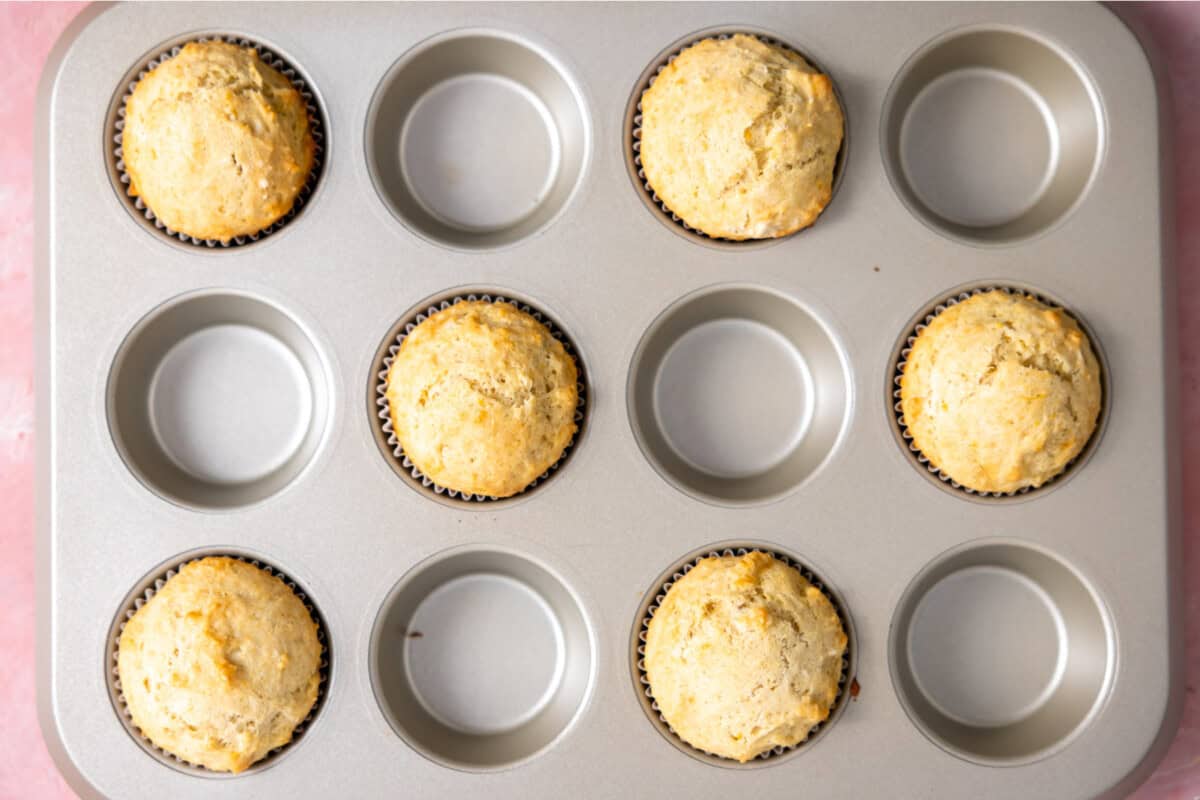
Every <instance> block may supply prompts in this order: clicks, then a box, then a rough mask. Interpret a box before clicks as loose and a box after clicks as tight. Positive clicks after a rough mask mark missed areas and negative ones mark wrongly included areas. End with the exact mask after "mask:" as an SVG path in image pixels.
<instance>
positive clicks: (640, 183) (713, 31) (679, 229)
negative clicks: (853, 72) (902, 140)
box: [624, 27, 850, 249]
mask: <svg viewBox="0 0 1200 800" xmlns="http://www.w3.org/2000/svg"><path fill="white" fill-rule="evenodd" d="M739 33H743V34H746V35H747V36H753V37H754V38H756V39H758V40H759V41H761V42H763V43H764V44H768V45H772V46H774V47H780V48H783V49H784V50H787V51H789V52H792V53H795V54H796V55H798V56H800V57H801V58H803V59H804V60H805V61H807V62H808V63H809V64H810V65H811V66H812V67H813V68H814V69H816V70H817V71H818V72H820V73H822V74H825V75H829V72H828V71H827V70H825V69H824V68H822V67H821V66H820V65H819V64H817V62H816V61H814V60H813V59H812V58H810V57H809V56H808V55H807V54H806V53H805V52H804V51H802V50H801V49H800V48H798V47H793V46H792V45H791V44H789V43H788V42H785V41H783V40H782V39H779V38H778V37H776V36H774V35H772V34H771V33H769V32H767V31H763V30H757V29H754V28H748V27H733V28H731V27H718V28H708V29H706V30H703V31H698V32H697V33H694V34H692V35H690V36H687V37H685V38H684V39H681V40H679V41H677V42H675V43H674V44H672V45H671V46H670V47H668V48H667V49H666V50H664V51H663V52H661V53H660V54H659V55H658V56H657V57H656V58H655V59H654V60H653V61H652V62H650V66H648V67H646V69H645V71H643V72H642V75H641V77H640V78H638V82H637V85H636V86H635V87H634V90H633V95H632V96H631V97H630V98H629V104H628V106H627V107H626V109H625V147H624V150H625V164H626V167H627V168H628V171H629V177H630V179H631V180H632V181H633V184H634V186H636V187H637V189H638V194H639V195H640V196H641V198H642V202H643V203H644V204H645V206H646V208H648V209H650V210H651V211H652V212H654V215H655V216H656V217H658V219H659V220H660V221H662V223H663V224H664V225H666V226H667V227H669V228H671V229H672V230H674V231H675V232H676V233H678V234H679V235H681V236H684V237H686V238H688V239H691V240H692V241H694V242H697V243H700V244H706V245H709V246H712V247H722V248H732V249H746V248H751V247H763V246H765V245H769V244H772V243H775V242H779V241H782V240H784V239H788V238H791V237H792V236H795V235H796V234H799V233H803V232H804V231H806V230H808V229H809V228H811V227H812V226H813V225H816V224H817V222H820V216H819V215H818V217H817V219H816V220H814V221H813V223H812V225H808V226H806V227H804V228H801V229H800V230H798V231H795V232H793V233H790V234H788V235H787V236H778V237H772V238H768V239H740V240H739V239H725V238H722V237H717V236H709V235H708V234H707V233H704V232H703V231H699V230H696V229H695V228H693V227H691V226H690V225H688V224H687V223H686V222H684V221H683V220H682V219H681V218H680V217H679V216H678V215H677V214H675V212H673V211H672V210H671V209H670V208H669V207H668V206H667V204H666V203H665V202H664V201H663V200H662V199H661V198H659V196H658V194H657V193H656V192H655V191H654V189H653V188H652V187H651V186H650V182H649V181H648V180H646V174H645V171H644V170H643V169H642V157H641V138H642V95H643V94H645V93H646V90H648V89H649V88H650V86H651V85H652V84H653V83H654V81H655V79H656V78H657V77H658V75H659V73H660V72H662V71H663V70H664V69H666V67H667V65H668V64H670V63H671V62H672V61H674V60H675V59H676V58H677V57H678V56H679V55H680V54H681V53H682V52H683V51H684V50H686V49H688V48H689V47H691V46H692V45H694V44H698V43H700V42H702V41H704V40H705V39H728V38H730V37H732V36H734V35H735V34H739ZM831 81H832V77H831ZM833 93H834V95H835V96H836V97H837V101H838V105H839V106H840V107H841V109H842V117H843V119H844V120H845V122H844V124H843V130H842V146H841V147H840V148H839V149H838V154H837V159H836V160H835V162H834V167H833V187H832V190H831V193H830V197H829V202H828V203H826V204H825V208H828V207H829V206H830V205H831V204H832V203H833V200H834V198H835V197H836V196H837V192H838V187H839V186H841V183H842V172H843V170H844V167H845V165H846V158H847V153H848V151H849V140H850V125H849V118H848V116H847V111H846V103H845V101H844V100H843V99H842V94H841V92H840V91H838V87H837V83H836V82H833ZM821 213H822V214H824V209H822V212H821Z"/></svg>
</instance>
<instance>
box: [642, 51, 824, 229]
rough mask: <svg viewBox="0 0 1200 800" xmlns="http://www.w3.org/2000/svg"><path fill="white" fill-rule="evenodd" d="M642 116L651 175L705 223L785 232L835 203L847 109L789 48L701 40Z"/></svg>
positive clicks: (647, 99)
mask: <svg viewBox="0 0 1200 800" xmlns="http://www.w3.org/2000/svg"><path fill="white" fill-rule="evenodd" d="M641 114H642V124H641V145H640V153H641V162H642V169H643V171H644V174H645V176H646V181H647V182H648V183H649V184H650V187H651V188H652V189H653V190H654V192H655V194H657V195H658V198H659V199H660V200H661V201H662V202H663V203H664V204H665V205H666V206H667V207H668V208H669V209H670V210H671V211H672V212H674V213H675V215H676V216H678V217H679V218H680V219H682V220H683V221H684V222H685V223H687V224H688V225H689V226H690V227H692V228H694V229H696V230H698V231H701V232H703V233H706V234H708V235H709V236H714V237H719V238H724V239H735V240H742V239H769V238H774V237H779V236H787V235H789V234H792V233H795V232H796V231H798V230H800V229H802V228H805V227H807V226H809V225H811V224H812V223H813V222H814V221H815V220H816V218H817V216H818V215H819V214H820V213H821V211H822V209H824V208H825V206H826V205H827V204H828V203H829V199H830V196H831V193H832V188H833V171H834V165H835V163H836V161H837V155H838V150H839V149H840V148H841V146H842V135H843V117H842V109H841V106H840V105H838V101H837V97H836V96H835V95H834V92H833V84H832V82H831V81H830V80H829V77H828V76H826V75H822V74H819V73H818V72H817V71H816V70H815V69H813V68H812V66H811V65H809V64H808V62H806V61H805V60H804V59H803V58H801V57H800V56H799V55H797V54H796V53H793V52H791V51H790V50H785V49H783V48H781V47H775V46H773V45H769V44H766V43H764V42H762V41H760V40H758V39H756V38H754V37H753V36H747V35H744V34H737V35H735V36H732V37H730V38H728V39H704V40H703V41H700V42H698V43H696V44H694V45H692V46H691V47H688V48H687V49H686V50H684V51H683V52H682V53H680V54H679V55H678V56H677V57H676V58H675V59H674V60H672V61H671V63H669V64H668V65H667V66H666V67H665V68H664V69H663V70H662V72H660V73H659V74H658V76H657V77H656V78H655V79H654V82H653V83H652V84H651V85H650V88H649V89H647V90H646V91H645V92H644V93H643V94H642V98H641Z"/></svg>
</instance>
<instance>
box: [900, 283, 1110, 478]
mask: <svg viewBox="0 0 1200 800" xmlns="http://www.w3.org/2000/svg"><path fill="white" fill-rule="evenodd" d="M990 291H1002V292H1004V293H1006V294H1019V295H1025V296H1029V297H1033V298H1034V299H1035V300H1037V301H1039V302H1041V303H1044V304H1045V305H1048V306H1050V307H1051V308H1057V309H1060V310H1062V311H1063V312H1064V313H1066V314H1067V315H1068V316H1070V317H1071V319H1073V320H1075V322H1076V323H1078V324H1079V327H1080V329H1081V330H1082V331H1083V333H1084V335H1085V336H1087V339H1088V343H1089V344H1090V345H1091V347H1092V353H1094V354H1095V356H1096V363H1097V364H1099V365H1100V413H1099V414H1098V415H1097V417H1096V427H1095V429H1094V430H1093V431H1092V435H1091V437H1090V438H1089V439H1088V441H1087V444H1085V445H1084V446H1083V449H1082V450H1080V451H1079V455H1077V456H1075V458H1073V459H1071V460H1070V461H1069V462H1067V464H1066V465H1065V466H1064V467H1063V468H1062V470H1060V471H1059V473H1058V474H1057V475H1055V476H1054V477H1053V478H1051V479H1050V480H1048V481H1046V482H1045V483H1043V484H1042V485H1041V486H1039V487H1037V488H1034V487H1031V486H1026V487H1025V488H1023V489H1018V490H1016V491H1014V492H981V491H977V490H975V489H971V488H969V487H967V486H963V485H962V484H960V483H959V482H958V481H956V480H954V479H953V478H951V477H950V476H949V475H947V474H946V473H944V472H942V470H941V469H940V468H939V467H937V466H936V465H935V464H934V463H933V462H932V461H930V460H929V457H928V456H926V455H925V454H924V453H922V452H921V451H920V449H919V448H918V447H917V446H916V443H915V442H914V440H913V435H912V432H911V431H909V429H908V424H907V423H906V422H905V421H904V411H903V408H902V405H901V402H900V391H901V381H902V379H903V377H904V367H905V365H906V364H907V363H908V354H909V353H910V352H912V347H913V343H914V342H915V341H916V339H917V336H918V335H919V334H920V333H921V331H923V330H925V328H926V327H927V326H928V325H929V323H931V322H933V319H934V317H936V316H937V315H938V314H941V313H942V312H943V311H945V310H946V309H947V308H950V307H951V306H954V305H957V304H959V303H961V302H962V301H964V300H967V299H970V298H971V297H973V296H975V295H978V294H984V293H986V292H990ZM891 360H892V368H891V370H890V371H889V376H890V377H889V379H888V383H887V397H888V402H889V403H890V408H891V413H890V414H889V415H888V416H889V418H890V421H891V424H892V434H893V435H894V436H895V438H896V441H897V443H898V444H899V445H900V447H901V449H903V450H904V452H905V453H906V454H907V455H908V457H909V459H910V460H911V462H912V464H913V466H914V467H916V468H917V470H918V471H919V472H920V473H922V474H923V475H925V476H926V477H927V478H928V479H929V480H930V481H931V482H932V483H933V484H934V485H935V486H938V487H940V488H942V489H944V490H946V491H948V492H950V493H952V494H956V495H958V496H959V497H966V498H968V499H971V500H976V501H985V502H1004V501H1011V500H1017V499H1023V498H1026V497H1028V496H1030V495H1032V494H1034V493H1042V492H1045V491H1047V490H1049V489H1051V488H1054V487H1057V486H1060V485H1062V484H1063V483H1065V482H1066V480H1067V478H1068V477H1069V476H1071V475H1073V474H1074V473H1075V472H1077V471H1078V470H1079V468H1080V467H1082V466H1083V464H1084V463H1085V462H1086V461H1087V460H1088V459H1089V458H1091V455H1092V453H1093V452H1094V451H1095V449H1096V445H1097V443H1098V442H1099V441H1100V437H1101V434H1102V433H1103V430H1104V425H1105V422H1106V421H1107V420H1108V405H1109V396H1110V391H1111V390H1110V388H1109V378H1108V374H1109V373H1108V364H1107V362H1106V360H1105V358H1104V352H1103V351H1102V350H1101V349H1100V343H1099V341H1098V340H1097V339H1096V334H1095V333H1094V332H1093V331H1092V329H1091V328H1090V327H1088V324H1087V323H1086V322H1084V320H1083V319H1082V318H1081V317H1080V316H1079V315H1078V314H1076V313H1075V312H1074V311H1071V310H1070V309H1069V308H1067V307H1066V306H1065V305H1064V304H1063V303H1060V302H1059V301H1057V300H1055V299H1054V298H1052V297H1048V296H1047V295H1045V294H1043V293H1041V292H1039V291H1038V290H1036V289H1033V288H1031V287H1028V286H1021V285H1019V284H1012V283H1005V284H1000V283H981V284H972V285H968V286H961V287H959V288H957V289H955V290H953V291H952V292H950V293H949V294H948V295H944V296H943V297H941V298H940V299H938V300H937V301H935V302H934V303H932V304H930V305H928V306H926V307H925V308H924V309H923V310H922V311H921V312H920V313H918V314H917V315H916V316H915V317H913V319H912V320H910V322H909V324H908V325H907V326H906V327H905V333H904V334H903V335H902V336H901V337H900V340H899V341H898V342H897V343H896V346H895V348H893V352H892V359H891Z"/></svg>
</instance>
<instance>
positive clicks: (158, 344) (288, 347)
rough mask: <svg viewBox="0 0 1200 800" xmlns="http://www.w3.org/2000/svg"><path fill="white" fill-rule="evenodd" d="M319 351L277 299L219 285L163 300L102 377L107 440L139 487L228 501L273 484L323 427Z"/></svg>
mask: <svg viewBox="0 0 1200 800" xmlns="http://www.w3.org/2000/svg"><path fill="white" fill-rule="evenodd" d="M332 394H333V392H332V389H331V387H330V378H329V373H328V370H327V368H326V366H325V362H324V359H323V358H322V357H321V355H320V353H319V352H318V350H317V348H316V345H314V344H313V342H312V340H311V338H310V337H309V335H308V334H307V333H306V332H305V330H304V328H303V327H301V325H300V324H299V323H298V322H297V321H296V320H294V319H293V318H292V317H291V316H290V315H289V314H288V313H287V312H285V311H284V310H282V309H281V308H279V307H277V306H275V305H273V304H271V303H269V302H267V301H265V300H262V299H259V298H257V297H253V296H251V295H248V294H244V293H241V292H234V291H228V290H205V291H199V292H194V293H191V294H186V295H183V296H181V297H178V298H175V299H173V300H170V301H168V302H167V303H164V304H163V305H162V306H159V307H158V308H156V309H155V310H153V311H151V312H150V313H149V314H148V315H147V316H146V317H144V318H143V319H142V320H141V321H140V322H139V323H138V324H137V326H136V327H134V329H133V331H132V332H131V333H130V334H129V336H128V337H127V338H126V339H125V341H124V343H122V345H121V348H120V350H119V351H118V353H117V357H116V360H115V361H114V363H113V366H112V372H111V373H110V376H109V384H108V420H109V428H110V430H111V432H112V437H113V441H114V442H115V443H116V446H117V449H118V450H119V451H120V453H121V457H122V458H123V459H124V460H125V463H126V465H127V466H128V467H129V469H130V470H131V471H132V472H133V473H134V475H135V476H137V478H138V480H140V481H141V482H142V483H143V484H145V485H146V487H147V488H149V489H151V490H152V491H154V492H156V493H158V494H159V495H161V496H162V497H164V498H165V499H167V500H170V501H171V502H173V503H177V504H179V505H183V506H188V507H194V508H202V509H228V508H235V507H239V506H245V505H248V504H251V503H256V502H258V501H261V500H264V499H266V498H267V497H269V496H271V495H273V494H275V493H276V492H278V491H280V490H281V489H283V488H284V487H285V486H287V485H288V484H289V483H291V482H292V481H293V480H295V479H296V477H297V476H298V475H299V474H300V473H301V472H302V471H303V470H304V468H305V466H307V464H308V463H309V462H310V461H311V460H312V458H313V456H314V455H315V453H316V451H317V449H318V448H319V446H320V443H321V441H322V439H323V437H324V433H325V430H326V428H327V427H328V425H329V417H330V411H331V405H332Z"/></svg>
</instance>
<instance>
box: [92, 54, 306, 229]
mask: <svg viewBox="0 0 1200 800" xmlns="http://www.w3.org/2000/svg"><path fill="white" fill-rule="evenodd" d="M213 41H221V42H227V43H229V44H235V45H238V46H239V47H252V48H254V50H255V52H257V53H258V57H259V59H260V60H262V62H263V63H264V64H267V65H268V66H270V67H273V68H274V69H275V70H277V71H278V72H279V73H280V74H282V75H283V76H284V77H285V78H287V79H288V81H290V82H291V84H292V86H293V87H295V89H296V91H297V92H299V93H300V97H301V99H302V100H303V101H304V106H305V109H306V110H307V113H308V126H309V131H310V133H311V134H312V138H313V143H314V145H315V147H314V149H313V165H312V169H311V170H310V171H309V173H308V179H307V180H306V181H305V182H304V186H302V187H301V189H300V193H299V194H297V195H296V200H295V202H293V203H292V207H291V208H290V209H288V212H287V213H286V214H284V215H283V216H282V217H280V218H279V219H277V220H276V221H275V222H273V223H271V224H270V225H268V226H267V227H265V228H263V229H262V230H260V231H258V232H256V233H252V234H250V235H248V236H235V237H234V238H232V239H230V240H229V241H228V242H222V241H221V240H219V239H198V238H196V237H194V236H189V235H187V234H186V233H181V232H179V231H176V230H174V229H172V228H170V227H168V226H167V225H166V224H164V223H163V221H162V220H161V219H159V218H158V217H157V216H156V215H155V214H154V211H153V210H152V209H151V208H150V207H149V206H147V205H146V203H145V201H143V200H142V198H141V197H138V196H135V195H133V194H132V193H131V192H132V187H133V183H132V179H131V178H130V176H129V173H128V172H126V170H125V155H124V150H123V148H122V140H123V138H124V131H125V105H126V103H128V102H129V98H130V97H132V96H133V91H134V89H135V88H136V87H137V84H138V82H139V81H141V80H142V79H143V78H145V77H146V76H147V75H149V74H150V73H151V72H152V71H154V69H155V68H157V67H158V66H159V65H160V64H162V63H163V62H165V61H168V60H170V59H172V58H174V57H175V56H177V55H179V53H180V52H181V51H182V50H183V48H184V46H185V45H187V44H191V43H193V42H195V43H203V42H213ZM110 135H111V143H112V146H113V150H112V154H113V168H114V169H115V170H116V176H115V177H116V181H117V184H118V185H119V186H121V187H123V188H124V191H123V192H121V193H120V194H121V196H122V197H123V199H124V200H125V202H126V204H127V205H128V206H129V208H130V210H131V211H132V212H133V214H134V216H135V217H143V218H145V219H146V220H147V221H148V222H150V223H151V224H152V225H153V226H154V229H155V230H156V231H158V232H159V233H161V234H162V235H163V236H165V237H166V238H168V239H171V240H174V241H179V242H182V243H184V244H188V245H193V246H195V247H201V248H235V247H242V246H244V245H248V244H253V243H254V242H257V241H259V240H260V239H263V238H264V237H267V236H270V235H271V234H274V233H278V232H279V231H280V230H282V229H283V228H284V227H285V226H286V225H287V224H288V223H289V222H291V221H292V220H293V219H295V218H296V215H298V214H299V213H300V211H301V210H302V209H303V208H304V205H305V204H306V203H307V202H308V200H309V199H310V198H311V197H312V193H313V191H314V190H315V189H316V187H317V183H318V182H319V181H320V179H321V174H322V171H323V167H324V161H325V116H324V113H323V112H322V110H321V106H320V104H319V103H318V101H317V98H316V95H315V94H314V92H313V91H312V89H311V88H310V87H309V85H308V83H307V82H306V81H305V80H304V78H303V77H302V76H301V74H300V71H299V70H297V69H296V68H295V67H294V66H293V65H292V64H291V63H289V62H288V61H287V60H286V59H284V58H283V57H282V56H280V55H279V54H277V53H275V52H274V51H273V50H271V49H269V48H268V47H266V46H265V45H263V44H260V43H259V42H256V41H254V40H253V39H248V38H246V37H244V36H238V35H234V34H229V35H223V36H217V35H212V36H198V37H196V38H194V39H189V40H188V41H185V42H181V43H179V44H175V45H172V46H171V47H167V48H164V49H163V50H160V51H159V52H157V53H156V54H155V55H154V56H152V57H151V58H149V59H148V60H147V61H146V62H145V63H144V64H143V65H142V68H141V69H139V70H138V73H137V76H136V77H135V78H134V80H132V81H130V83H129V85H128V86H127V87H125V92H124V93H123V94H122V96H121V105H120V107H119V108H118V109H117V113H116V116H115V117H114V119H113V128H112V130H111V131H110Z"/></svg>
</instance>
